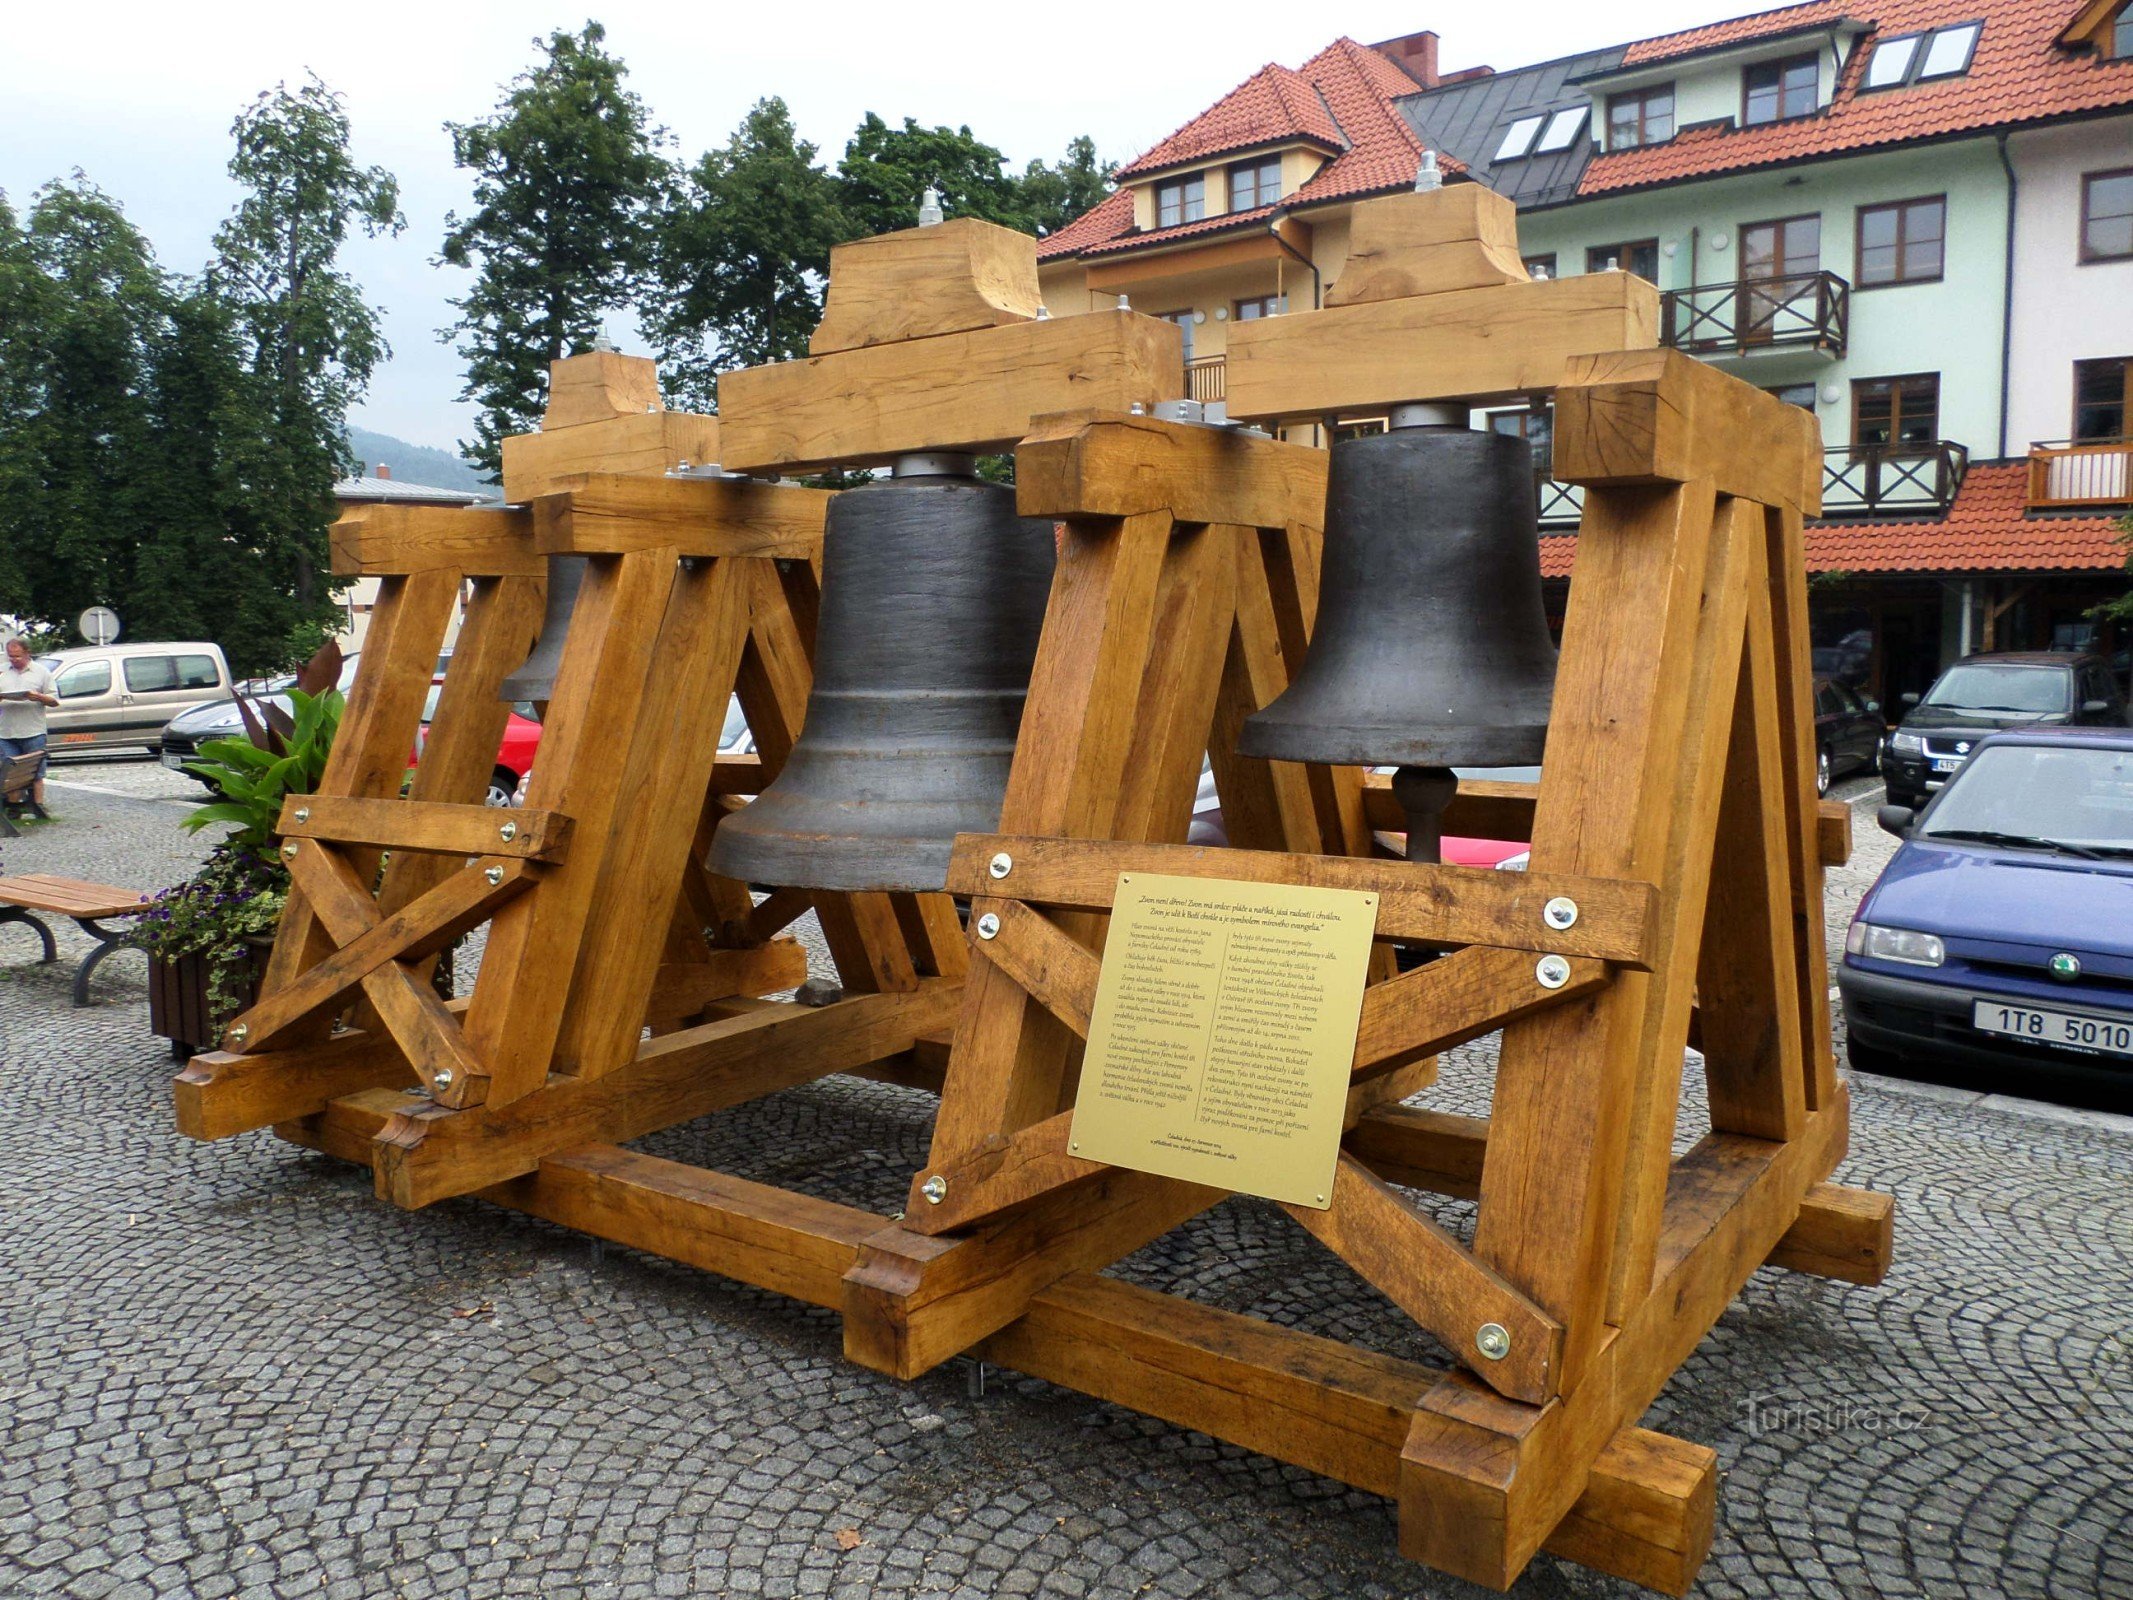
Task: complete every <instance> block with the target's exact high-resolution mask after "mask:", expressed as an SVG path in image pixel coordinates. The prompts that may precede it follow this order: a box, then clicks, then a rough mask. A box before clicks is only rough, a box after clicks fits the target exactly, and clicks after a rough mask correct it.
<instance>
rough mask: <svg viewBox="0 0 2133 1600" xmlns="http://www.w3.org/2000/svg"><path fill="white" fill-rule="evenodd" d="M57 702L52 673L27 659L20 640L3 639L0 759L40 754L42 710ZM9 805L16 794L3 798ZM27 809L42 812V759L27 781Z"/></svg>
mask: <svg viewBox="0 0 2133 1600" xmlns="http://www.w3.org/2000/svg"><path fill="white" fill-rule="evenodd" d="M58 704H59V687H58V685H57V684H55V683H53V681H52V674H51V673H49V672H47V671H46V670H45V669H44V668H43V667H40V666H39V665H38V664H37V663H36V662H34V661H32V660H31V659H30V647H29V646H28V645H26V644H24V643H23V642H22V641H21V640H20V639H10V640H8V642H7V660H6V662H5V663H4V664H0V758H4V757H7V756H25V755H36V756H38V757H40V758H42V756H43V755H44V734H45V712H46V711H47V710H49V709H50V708H51V707H53V706H56V705H58ZM6 799H7V801H8V803H9V804H11V805H12V804H15V803H17V802H19V801H20V799H21V796H20V795H19V794H11V795H8V796H7V797H6ZM30 809H31V810H33V811H35V812H36V813H37V814H38V815H39V816H42V815H43V814H44V762H43V760H42V759H40V760H39V761H38V763H37V776H36V777H35V778H33V779H32V780H31V782H30Z"/></svg>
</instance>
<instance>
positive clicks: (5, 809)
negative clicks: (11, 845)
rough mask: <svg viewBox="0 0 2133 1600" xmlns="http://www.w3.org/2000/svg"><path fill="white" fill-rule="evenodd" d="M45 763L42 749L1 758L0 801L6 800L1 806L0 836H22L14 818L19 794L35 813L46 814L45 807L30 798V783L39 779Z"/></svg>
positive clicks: (40, 816) (41, 815) (22, 800)
mask: <svg viewBox="0 0 2133 1600" xmlns="http://www.w3.org/2000/svg"><path fill="white" fill-rule="evenodd" d="M43 764H44V755H43V753H42V752H41V751H33V752H31V753H30V754H29V755H26V756H7V757H5V758H0V801H4V802H5V805H4V806H0V838H7V839H19V838H21V837H22V830H21V829H20V828H18V827H16V826H15V818H14V813H15V811H16V809H17V801H16V796H17V795H20V796H21V802H20V803H21V804H23V805H26V806H28V807H29V808H30V811H31V812H32V813H33V814H34V815H36V816H37V817H39V818H42V817H43V816H44V807H43V806H41V805H39V804H38V803H37V802H36V801H35V800H32V799H31V798H30V785H31V784H33V783H35V782H36V781H37V771H38V768H39V767H41V766H42V765H43Z"/></svg>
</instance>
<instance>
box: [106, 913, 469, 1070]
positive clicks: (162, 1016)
mask: <svg viewBox="0 0 2133 1600" xmlns="http://www.w3.org/2000/svg"><path fill="white" fill-rule="evenodd" d="M245 943H246V944H247V945H248V946H249V948H250V955H251V967H252V970H251V976H250V981H248V982H247V983H246V984H245V988H244V1003H245V1004H246V1005H247V1006H249V1005H251V1004H252V1002H253V1001H255V1000H257V999H258V998H259V984H260V980H261V979H263V978H264V977H265V976H266V974H267V958H268V957H269V956H270V955H272V954H273V953H274V941H273V940H272V939H248V940H246V941H245ZM207 969H208V963H207V957H205V956H204V955H189V956H180V957H178V959H177V960H175V961H164V960H161V959H159V958H158V957H155V956H150V957H149V958H148V1028H149V1031H150V1032H151V1033H154V1034H155V1035H157V1036H158V1037H159V1038H164V1039H168V1040H169V1041H170V1054H171V1059H172V1060H174V1061H188V1060H190V1059H191V1058H192V1057H194V1056H196V1055H198V1054H200V1052H201V1051H203V1050H212V1049H213V1048H214V1047H215V1042H216V1040H217V1039H218V1038H219V1037H220V1035H221V1030H220V1029H219V1028H217V1027H216V1026H215V1024H214V1009H213V1007H212V1005H211V1004H210V1003H209V1001H208V995H207V975H208V971H207ZM431 987H433V988H434V989H436V991H437V994H438V997H439V998H440V999H444V1000H449V999H451V998H452V952H451V951H450V950H447V951H445V952H444V954H442V955H440V956H439V957H438V958H437V970H436V973H435V975H434V976H433V977H432V979H431Z"/></svg>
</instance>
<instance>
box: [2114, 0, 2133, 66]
mask: <svg viewBox="0 0 2133 1600" xmlns="http://www.w3.org/2000/svg"><path fill="white" fill-rule="evenodd" d="M2111 55H2112V57H2113V59H2115V60H2118V61H2133V5H2127V6H2121V7H2119V9H2118V16H2117V18H2116V19H2115V20H2114V21H2113V22H2112V23H2111Z"/></svg>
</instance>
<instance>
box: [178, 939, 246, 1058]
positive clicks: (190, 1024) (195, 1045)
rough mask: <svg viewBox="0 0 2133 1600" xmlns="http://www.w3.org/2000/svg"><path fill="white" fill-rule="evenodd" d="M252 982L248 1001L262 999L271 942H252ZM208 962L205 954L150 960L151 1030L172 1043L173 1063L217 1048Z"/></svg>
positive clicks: (216, 1030) (216, 1031)
mask: <svg viewBox="0 0 2133 1600" xmlns="http://www.w3.org/2000/svg"><path fill="white" fill-rule="evenodd" d="M247 943H248V944H249V945H250V954H251V966H252V973H251V981H250V982H249V983H247V984H246V985H245V990H244V1000H245V1004H246V1005H250V1004H251V1003H252V1002H253V1001H254V1000H256V999H258V998H259V980H260V979H261V978H263V977H265V976H266V971H267V956H268V954H269V953H270V952H271V951H272V950H273V948H274V942H273V941H272V940H271V939H268V940H249V941H247ZM207 974H208V960H207V957H206V956H204V955H198V954H195V955H189V956H180V957H178V959H177V960H175V961H165V960H162V959H161V958H160V957H157V956H150V957H149V958H148V1027H149V1031H150V1032H152V1033H154V1034H156V1035H157V1036H159V1037H161V1038H164V1039H168V1040H169V1041H170V1054H171V1058H172V1059H173V1060H177V1061H184V1060H187V1059H188V1058H190V1057H192V1056H195V1055H198V1054H199V1053H200V1052H201V1051H203V1050H206V1049H209V1048H211V1047H212V1046H213V1045H214V1042H215V1038H216V1035H217V1033H218V1031H219V1030H218V1029H217V1028H216V1027H215V1024H214V1011H213V1008H212V1006H210V1004H209V1002H208V997H207Z"/></svg>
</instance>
